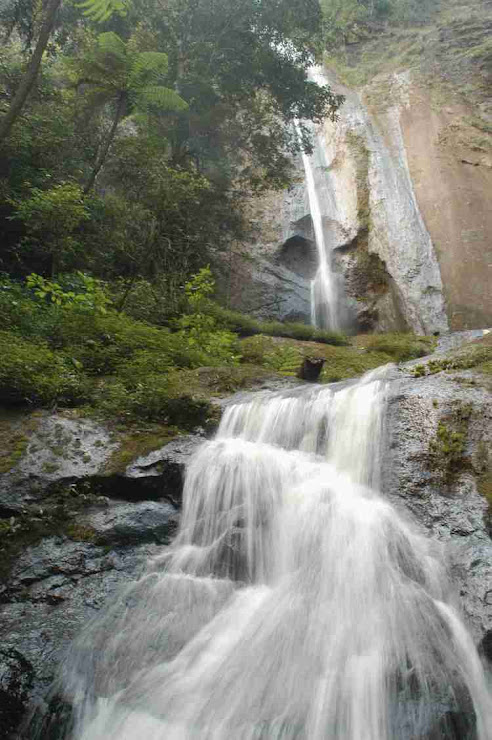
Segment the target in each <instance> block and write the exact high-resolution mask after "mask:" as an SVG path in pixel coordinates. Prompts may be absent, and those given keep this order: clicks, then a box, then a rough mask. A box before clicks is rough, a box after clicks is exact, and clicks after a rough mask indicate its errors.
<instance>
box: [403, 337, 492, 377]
mask: <svg viewBox="0 0 492 740" xmlns="http://www.w3.org/2000/svg"><path fill="white" fill-rule="evenodd" d="M445 370H474V372H477V373H480V374H482V375H485V376H489V377H491V376H492V334H487V335H485V337H483V339H480V340H478V341H476V342H472V343H470V344H469V345H467V346H466V347H464V348H461V349H458V350H455V351H454V352H450V353H448V354H447V355H446V356H445V357H439V358H433V359H431V360H429V362H427V363H425V364H423V363H422V364H419V365H415V367H413V368H412V369H411V373H412V375H414V377H417V378H419V377H423V376H425V375H435V374H436V373H440V372H443V371H445Z"/></svg>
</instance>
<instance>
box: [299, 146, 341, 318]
mask: <svg viewBox="0 0 492 740" xmlns="http://www.w3.org/2000/svg"><path fill="white" fill-rule="evenodd" d="M299 136H300V134H299ZM301 156H302V162H303V165H304V173H305V177H306V188H307V193H308V198H309V210H310V212H311V219H312V222H313V230H314V239H315V242H316V250H317V253H318V269H317V272H316V275H315V277H314V279H313V280H312V282H311V323H312V324H313V325H314V326H317V327H319V328H321V329H333V330H337V329H339V328H340V326H339V320H338V311H337V302H338V299H337V289H336V283H335V280H334V278H333V274H332V270H331V254H330V252H329V250H328V248H327V245H326V240H325V233H324V229H323V219H322V216H321V207H320V201H319V195H318V189H317V187H316V181H315V177H314V171H313V165H312V162H311V157H310V156H308V155H307V154H306V153H305V152H301Z"/></svg>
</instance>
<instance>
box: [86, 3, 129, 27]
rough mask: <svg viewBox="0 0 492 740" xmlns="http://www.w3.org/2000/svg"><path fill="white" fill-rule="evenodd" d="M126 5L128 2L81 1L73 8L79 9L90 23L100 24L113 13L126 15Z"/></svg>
mask: <svg viewBox="0 0 492 740" xmlns="http://www.w3.org/2000/svg"><path fill="white" fill-rule="evenodd" d="M128 3H129V0H83V2H81V3H76V4H75V6H76V7H77V8H81V9H82V10H83V13H84V15H85V16H86V17H87V18H89V19H90V20H91V21H96V23H102V22H103V21H107V20H108V18H110V17H111V16H112V15H113V13H118V15H126V13H127V7H128Z"/></svg>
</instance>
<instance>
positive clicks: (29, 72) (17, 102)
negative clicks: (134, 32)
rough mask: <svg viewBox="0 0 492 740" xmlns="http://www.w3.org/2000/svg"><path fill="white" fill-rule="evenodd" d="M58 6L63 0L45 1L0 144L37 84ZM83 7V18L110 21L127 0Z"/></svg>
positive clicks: (0, 124)
mask: <svg viewBox="0 0 492 740" xmlns="http://www.w3.org/2000/svg"><path fill="white" fill-rule="evenodd" d="M61 5H62V0H47V2H46V6H45V8H44V16H43V20H42V23H41V29H40V31H39V36H38V39H37V42H36V46H35V48H34V52H33V54H32V56H31V59H30V60H29V63H28V65H27V69H26V72H25V74H24V76H23V78H22V80H21V83H20V85H19V87H18V88H17V91H16V93H15V95H14V98H13V100H12V102H11V104H10V107H9V109H8V111H7V113H6V114H5V115H4V117H3V118H2V119H1V120H0V145H1V144H2V142H3V141H4V140H5V139H6V138H7V136H8V135H9V133H10V130H11V128H12V126H13V125H14V123H15V122H16V120H17V118H18V117H19V115H20V113H21V111H22V109H23V107H24V104H25V102H26V100H27V98H28V96H29V93H30V92H31V90H32V88H33V86H34V83H35V82H36V78H37V76H38V72H39V67H40V65H41V60H42V58H43V54H44V52H45V50H46V46H47V44H48V41H49V38H50V36H51V33H52V31H53V28H54V26H55V22H56V16H57V14H58V11H59V10H60V7H61ZM82 5H83V7H84V8H85V14H86V15H88V16H89V17H92V18H93V19H94V20H99V21H101V20H105V19H107V18H109V17H110V16H111V15H112V13H114V12H120V13H121V12H124V11H125V8H126V0H85V2H84V3H83V4H82Z"/></svg>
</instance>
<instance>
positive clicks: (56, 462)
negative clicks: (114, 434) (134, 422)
mask: <svg viewBox="0 0 492 740" xmlns="http://www.w3.org/2000/svg"><path fill="white" fill-rule="evenodd" d="M117 447H118V444H117V443H116V442H115V441H113V440H112V438H111V435H110V433H109V431H108V430H107V429H105V428H104V427H103V426H101V425H100V424H96V423H95V422H92V421H89V420H86V419H70V418H66V417H65V416H62V415H61V414H51V415H48V416H45V417H44V418H41V420H40V421H39V423H38V425H37V429H36V430H34V431H33V432H32V433H31V434H30V436H29V443H28V445H27V448H26V451H25V453H24V454H23V455H22V457H21V458H20V460H19V462H18V464H17V465H15V466H14V467H13V468H12V470H10V471H8V472H7V473H4V474H2V475H0V515H1V516H3V517H7V516H12V515H14V516H15V515H17V514H20V513H23V512H24V511H25V510H26V509H27V508H28V507H29V506H30V505H32V504H34V503H39V502H41V501H43V500H44V499H45V498H46V497H48V496H49V495H50V492H51V491H52V489H53V487H54V486H55V485H56V484H57V483H58V482H60V481H63V480H67V481H74V480H80V479H83V478H87V477H89V476H93V475H95V474H97V473H99V472H100V471H101V470H102V469H103V468H104V465H105V464H106V462H107V461H108V460H109V458H110V457H111V455H112V454H113V452H114V451H115V450H116V449H117Z"/></svg>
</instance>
